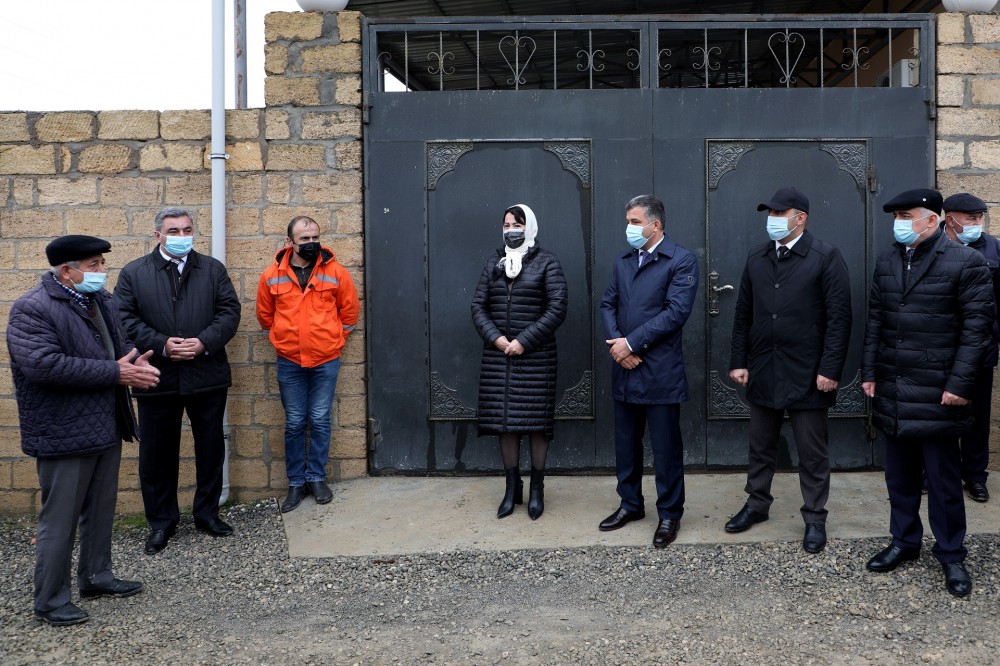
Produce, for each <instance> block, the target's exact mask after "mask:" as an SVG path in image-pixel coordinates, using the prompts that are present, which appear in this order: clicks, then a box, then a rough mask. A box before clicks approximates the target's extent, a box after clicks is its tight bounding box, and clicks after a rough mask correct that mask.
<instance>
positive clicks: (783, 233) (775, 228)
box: [767, 215, 797, 241]
mask: <svg viewBox="0 0 1000 666" xmlns="http://www.w3.org/2000/svg"><path fill="white" fill-rule="evenodd" d="M796 217H797V215H792V216H791V217H778V216H777V215H768V216H767V235H768V236H769V237H770V238H771V240H773V241H780V240H781V239H783V238H787V237H788V235H789V234H791V233H792V230H791V228H789V226H788V225H789V223H790V222H791V221H792V220H794V219H795V218H796Z"/></svg>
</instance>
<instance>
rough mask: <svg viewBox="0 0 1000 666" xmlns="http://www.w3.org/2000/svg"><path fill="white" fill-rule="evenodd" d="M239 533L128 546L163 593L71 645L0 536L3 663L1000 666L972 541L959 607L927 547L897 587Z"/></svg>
mask: <svg viewBox="0 0 1000 666" xmlns="http://www.w3.org/2000/svg"><path fill="white" fill-rule="evenodd" d="M225 517H226V519H227V520H228V521H230V522H231V523H232V525H233V526H234V528H235V529H236V534H235V535H234V536H233V537H231V538H228V539H212V538H210V537H207V536H204V535H202V534H199V533H197V532H195V531H194V528H193V525H192V524H191V523H190V522H185V523H182V525H181V527H180V529H179V531H178V534H177V536H175V537H174V539H172V540H171V543H170V546H169V547H168V548H167V549H166V550H165V551H163V552H162V553H160V554H159V555H156V556H153V557H148V556H146V555H145V554H143V552H142V546H143V541H144V539H145V531H144V530H139V529H120V530H117V531H116V533H115V537H114V562H115V566H116V569H115V572H116V575H118V576H119V577H122V578H136V579H141V580H143V581H145V583H146V589H145V590H144V591H143V593H142V594H139V595H137V596H134V597H130V598H127V599H106V598H101V599H97V600H87V601H83V602H82V603H81V606H82V607H83V608H85V609H86V610H88V611H89V612H90V614H91V620H90V621H89V622H87V623H86V624H82V625H78V626H74V627H64V628H53V627H49V626H48V625H44V624H42V623H40V622H38V621H37V620H35V619H34V618H33V616H32V614H31V591H32V571H33V567H34V560H33V558H34V553H33V548H32V546H31V537H32V531H33V524H32V523H31V522H28V521H16V522H12V521H7V522H0V562H3V566H2V567H0V663H2V664H4V665H5V666H15V665H21V664H218V663H232V664H288V663H292V662H295V663H302V664H387V663H403V664H445V663H452V664H458V663H461V664H497V663H505V662H506V663H516V664H601V665H604V664H655V663H659V664H781V665H784V664H851V665H852V666H853V665H856V664H861V665H867V664H914V663H917V664H919V663H935V664H962V665H963V666H968V665H976V666H978V665H982V664H1000V621H998V615H1000V604H998V596H1000V535H988V536H973V537H969V538H968V539H967V545H968V546H969V551H970V553H969V560H968V565H969V568H970V571H971V572H972V575H973V580H974V584H975V587H974V589H973V592H972V594H971V595H970V596H969V597H968V598H966V599H955V598H953V597H952V596H950V595H949V594H948V593H947V592H946V590H945V588H944V578H943V575H942V573H941V569H940V567H939V566H938V564H937V562H936V561H935V560H933V559H932V558H931V556H930V554H929V544H925V550H924V554H923V556H922V557H921V559H920V560H919V562H916V563H912V564H907V565H904V566H902V567H901V568H900V569H897V570H896V571H895V572H893V573H890V574H881V575H877V574H871V573H868V572H867V571H865V568H864V565H865V561H866V560H867V558H868V557H869V556H870V555H872V554H873V553H874V552H876V551H877V550H878V549H879V548H881V547H882V546H883V545H884V544H885V543H886V541H885V540H884V539H878V540H872V539H861V540H833V541H831V542H830V544H829V545H828V546H827V548H826V550H825V551H824V552H823V553H821V554H820V555H808V554H806V553H805V552H804V551H802V550H801V547H800V546H799V544H798V543H763V544H741V545H728V546H719V545H703V546H677V545H673V546H670V547H668V548H667V549H665V550H663V551H656V550H654V549H653V548H652V547H649V548H577V549H564V550H560V549H553V550H532V551H511V552H500V553H483V552H474V551H467V552H448V553H438V554H434V555H403V556H397V557H384V558H382V559H374V558H368V557H363V558H334V559H294V560H293V559H290V558H289V557H288V554H287V552H288V551H287V546H286V543H285V539H284V531H283V529H282V525H281V518H280V514H279V513H278V511H277V507H276V505H275V503H274V502H273V501H270V500H268V501H262V502H258V503H255V504H250V505H245V506H237V507H232V508H229V509H228V510H227V511H226V512H225ZM484 519H485V518H484ZM533 527H535V528H537V529H544V519H543V520H542V521H541V522H540V523H539V524H537V525H536V526H533ZM344 538H350V535H346V534H345V535H344Z"/></svg>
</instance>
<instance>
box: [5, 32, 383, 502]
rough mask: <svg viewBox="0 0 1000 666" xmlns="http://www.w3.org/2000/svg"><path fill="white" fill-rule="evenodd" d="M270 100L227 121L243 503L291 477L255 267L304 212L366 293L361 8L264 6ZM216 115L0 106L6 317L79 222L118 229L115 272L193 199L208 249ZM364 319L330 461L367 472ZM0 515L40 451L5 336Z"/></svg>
mask: <svg viewBox="0 0 1000 666" xmlns="http://www.w3.org/2000/svg"><path fill="white" fill-rule="evenodd" d="M266 39H267V45H266V50H267V53H266V69H267V74H268V78H267V81H266V100H267V102H266V103H267V109H266V110H264V109H252V110H241V111H229V112H228V113H227V117H226V134H227V139H226V143H227V148H226V151H227V152H228V153H229V154H230V156H231V159H230V160H229V161H228V162H227V171H228V177H227V185H226V187H227V200H228V203H229V210H228V214H227V217H226V230H227V237H228V241H227V245H226V252H227V265H228V268H229V273H230V275H231V277H232V279H233V283H234V284H235V286H236V289H237V291H238V292H239V294H240V297H241V300H242V303H243V320H242V323H241V325H240V329H239V332H238V333H237V335H236V337H235V338H234V339H233V340H232V342H231V343H230V344H229V346H228V353H229V357H230V360H231V362H232V365H233V376H234V384H233V387H232V389H231V390H230V400H229V422H230V424H231V426H232V440H231V451H230V482H231V485H232V488H233V496H234V498H235V499H237V500H240V499H248V498H253V497H259V496H265V495H278V494H281V493H283V492H284V489H285V488H286V487H287V479H286V477H285V466H284V445H283V426H284V413H283V411H282V408H281V402H280V399H279V396H278V387H277V382H276V378H275V355H274V350H273V348H272V347H271V345H270V343H269V342H268V340H267V337H266V336H265V335H264V334H263V332H261V331H260V327H259V325H258V324H257V320H256V317H255V316H254V297H255V294H256V288H257V279H258V277H259V275H260V272H261V270H262V269H263V268H264V266H265V265H266V264H267V263H268V262H270V261H272V260H273V257H274V253H275V251H276V250H277V249H278V248H279V247H281V245H282V243H283V241H284V238H285V228H286V226H287V224H288V222H289V220H291V219H292V217H294V216H296V215H309V216H311V217H313V218H315V219H316V220H317V221H318V222H319V223H320V225H321V226H322V228H323V232H324V233H323V241H324V243H325V244H327V245H329V246H331V247H332V248H333V250H334V251H335V252H336V254H337V257H338V259H339V260H340V262H341V263H343V264H344V265H345V266H347V268H348V269H349V270H350V271H351V274H352V276H353V277H354V280H355V281H356V283H357V285H358V289H359V292H360V293H361V296H362V299H363V298H364V274H363V269H364V266H363V263H364V252H363V239H362V227H363V219H362V206H361V202H362V183H361V173H362V170H361V153H362V150H361V140H360V139H361V111H360V104H361V93H360V88H361V44H360V15H359V14H357V13H356V12H342V13H340V14H330V15H323V14H314V13H301V12H294V13H276V14H270V15H268V16H267V18H266ZM209 139H210V114H209V112H208V111H204V110H196V111H164V112H157V111H100V112H89V111H84V112H67V113H30V112H28V113H24V112H18V113H10V112H3V113H0V275H2V278H3V281H2V284H0V328H2V329H4V330H5V329H6V325H7V318H8V314H9V312H10V306H11V303H12V302H13V301H14V300H15V299H16V298H17V297H18V296H20V295H21V294H22V293H24V292H25V291H27V290H28V289H29V288H31V287H32V286H33V285H35V284H36V283H37V282H38V279H39V276H40V275H41V274H43V273H44V272H45V271H46V270H47V269H48V266H47V262H46V261H45V253H44V251H43V249H44V247H45V245H46V244H47V243H48V242H49V241H50V240H51V239H52V238H53V237H55V236H59V235H62V234H67V233H79V234H92V235H95V236H101V237H103V238H107V239H108V240H110V241H111V243H112V246H113V248H112V251H111V252H110V253H109V254H108V255H107V260H108V265H109V268H110V269H111V278H110V283H111V286H112V287H113V284H114V280H115V277H116V271H115V269H117V268H121V267H122V266H123V265H124V264H125V263H127V262H128V261H130V260H132V259H134V258H135V257H137V256H139V255H141V254H143V253H146V252H149V251H151V250H152V248H153V246H154V243H155V241H154V240H153V237H152V230H153V218H154V216H155V215H156V212H157V210H158V209H160V208H161V207H163V206H167V205H179V206H184V207H187V208H189V209H190V210H191V211H192V212H193V214H194V217H195V220H194V221H195V224H196V227H197V237H196V248H197V249H198V251H200V252H205V253H208V252H210V246H211V222H212V220H211V217H212V215H211V206H210V203H211V192H210V169H209V163H208V158H207V154H208V152H209ZM364 349H365V326H364V320H363V318H362V321H360V322H359V325H358V328H357V329H356V330H355V332H354V333H353V334H352V335H351V337H350V340H349V342H348V345H347V347H346V349H345V351H344V355H343V357H342V362H343V365H342V366H341V371H340V379H339V381H338V386H337V389H338V390H337V398H336V404H335V410H334V418H335V422H334V432H333V441H332V445H331V456H330V465H329V473H330V475H331V476H332V477H334V478H348V477H357V476H363V475H364V474H365V473H366V471H367V462H366V430H365V427H366V408H365V404H366V396H365V365H364V362H365V358H364ZM0 364H2V365H0V513H7V514H22V513H29V512H34V511H37V510H38V509H39V507H40V502H41V500H40V495H39V491H38V488H37V476H36V472H35V463H34V460H33V459H32V458H28V457H26V456H24V455H22V454H21V449H20V434H19V430H18V420H17V408H16V403H15V400H14V389H13V384H12V379H11V373H10V370H9V356H8V354H7V348H6V345H3V348H2V349H0ZM181 448H182V453H181V457H182V460H181V472H180V486H181V488H182V491H181V495H182V502H184V503H185V504H187V505H190V501H191V497H192V495H193V492H194V459H193V448H192V441H191V438H190V432H189V431H187V430H186V429H185V433H184V439H183V441H182V445H181ZM137 456H138V449H137V446H136V444H134V443H133V444H129V443H126V444H125V446H124V451H123V459H122V467H121V476H120V488H121V491H120V493H119V503H118V508H119V510H120V511H123V512H139V511H141V510H142V500H141V497H140V495H139V480H138V457H137Z"/></svg>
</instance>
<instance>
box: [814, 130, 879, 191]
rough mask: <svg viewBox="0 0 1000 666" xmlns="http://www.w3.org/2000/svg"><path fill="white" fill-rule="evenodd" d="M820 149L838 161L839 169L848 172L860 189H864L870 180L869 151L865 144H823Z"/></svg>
mask: <svg viewBox="0 0 1000 666" xmlns="http://www.w3.org/2000/svg"><path fill="white" fill-rule="evenodd" d="M819 149H820V150H822V151H823V152H825V153H830V154H831V155H833V158H834V159H835V160H837V167H838V168H840V170H841V171H846V172H847V173H849V174H850V175H851V176H852V177H853V178H854V182H856V183H857V184H858V187H860V188H861V189H864V187H865V185H866V184H867V180H868V150H867V147H866V146H865V144H864V143H860V142H851V143H821V144H820V146H819Z"/></svg>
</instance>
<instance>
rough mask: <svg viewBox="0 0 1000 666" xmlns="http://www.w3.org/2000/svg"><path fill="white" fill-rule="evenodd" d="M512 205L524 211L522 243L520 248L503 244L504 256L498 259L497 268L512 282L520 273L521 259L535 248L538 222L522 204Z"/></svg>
mask: <svg viewBox="0 0 1000 666" xmlns="http://www.w3.org/2000/svg"><path fill="white" fill-rule="evenodd" d="M514 205H515V206H517V207H518V208H520V209H521V210H523V211H524V222H525V226H524V242H523V243H521V247H508V246H507V244H506V243H504V246H503V249H504V252H505V254H504V256H503V257H501V258H500V263H499V266H500V267H501V268H503V269H504V271H505V272H506V273H507V277H509V278H511V279H512V280H513V279H514V278H516V277H517V276H518V274H519V273H520V272H521V259H523V258H524V255H525V254H526V253H527V252H528V250H529V249H531V248H533V247H534V246H535V236H537V235H538V220H536V219H535V213H534V211H532V210H531V209H530V208H528V207H527V206H525V205H524V204H514ZM513 207H514V206H508V207H507V208H508V209H510V208H513ZM504 217H506V215H505V216H504ZM500 233H501V234H503V231H502V230H501V232H500Z"/></svg>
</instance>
